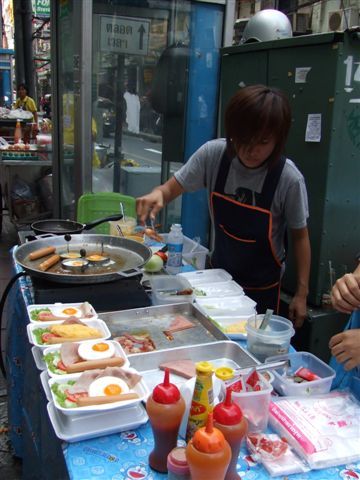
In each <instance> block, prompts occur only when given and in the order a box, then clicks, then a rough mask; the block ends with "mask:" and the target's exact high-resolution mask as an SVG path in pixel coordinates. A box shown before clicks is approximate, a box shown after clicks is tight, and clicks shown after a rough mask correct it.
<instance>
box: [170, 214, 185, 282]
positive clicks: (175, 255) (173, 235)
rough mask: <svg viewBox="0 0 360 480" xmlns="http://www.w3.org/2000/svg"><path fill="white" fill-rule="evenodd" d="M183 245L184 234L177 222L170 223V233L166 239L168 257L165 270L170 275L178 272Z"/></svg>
mask: <svg viewBox="0 0 360 480" xmlns="http://www.w3.org/2000/svg"><path fill="white" fill-rule="evenodd" d="M183 245H184V235H183V233H182V228H181V225H180V224H179V223H174V224H173V225H171V228H170V233H169V235H168V239H167V246H168V259H167V263H166V271H167V272H168V273H170V274H172V275H176V274H177V273H179V272H180V269H181V265H182V251H183Z"/></svg>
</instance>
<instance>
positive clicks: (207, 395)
mask: <svg viewBox="0 0 360 480" xmlns="http://www.w3.org/2000/svg"><path fill="white" fill-rule="evenodd" d="M195 367H196V381H195V388H194V393H193V398H192V401H191V406H190V413H189V419H188V424H187V429H186V441H189V440H190V438H192V437H193V436H194V434H195V432H196V430H198V429H199V428H200V427H203V426H204V425H205V424H206V420H207V417H208V414H209V412H212V410H213V406H214V391H213V383H212V375H213V366H212V364H211V363H210V362H198V363H196V364H195Z"/></svg>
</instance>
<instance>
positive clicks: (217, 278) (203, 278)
mask: <svg viewBox="0 0 360 480" xmlns="http://www.w3.org/2000/svg"><path fill="white" fill-rule="evenodd" d="M178 275H180V276H181V277H184V278H186V279H187V280H188V281H189V282H190V284H191V286H192V287H197V286H198V285H201V284H205V283H215V282H226V281H228V280H232V276H231V275H230V273H228V272H227V271H226V270H223V269H222V268H212V269H208V270H196V271H195V272H185V273H179V274H178Z"/></svg>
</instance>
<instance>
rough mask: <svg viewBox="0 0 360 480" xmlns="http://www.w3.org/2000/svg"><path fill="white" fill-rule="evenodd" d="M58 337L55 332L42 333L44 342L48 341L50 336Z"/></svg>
mask: <svg viewBox="0 0 360 480" xmlns="http://www.w3.org/2000/svg"><path fill="white" fill-rule="evenodd" d="M53 337H58V335H54V334H53V333H49V332H45V333H43V334H42V335H41V340H42V342H43V343H47V342H48V341H49V339H50V338H53Z"/></svg>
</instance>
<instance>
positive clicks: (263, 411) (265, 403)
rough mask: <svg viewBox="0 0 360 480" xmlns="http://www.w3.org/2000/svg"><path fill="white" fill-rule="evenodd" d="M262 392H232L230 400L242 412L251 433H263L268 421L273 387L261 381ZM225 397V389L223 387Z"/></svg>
mask: <svg viewBox="0 0 360 480" xmlns="http://www.w3.org/2000/svg"><path fill="white" fill-rule="evenodd" d="M261 387H262V390H259V391H258V392H232V396H231V398H232V400H233V402H235V403H236V404H237V405H238V406H239V407H240V408H241V410H242V412H243V414H244V416H245V417H246V419H247V421H248V429H249V432H251V433H256V432H264V431H265V430H266V428H267V424H268V421H269V405H270V399H271V392H272V390H273V387H272V386H271V384H270V383H269V382H267V381H266V380H261ZM223 395H224V396H225V387H223Z"/></svg>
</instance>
